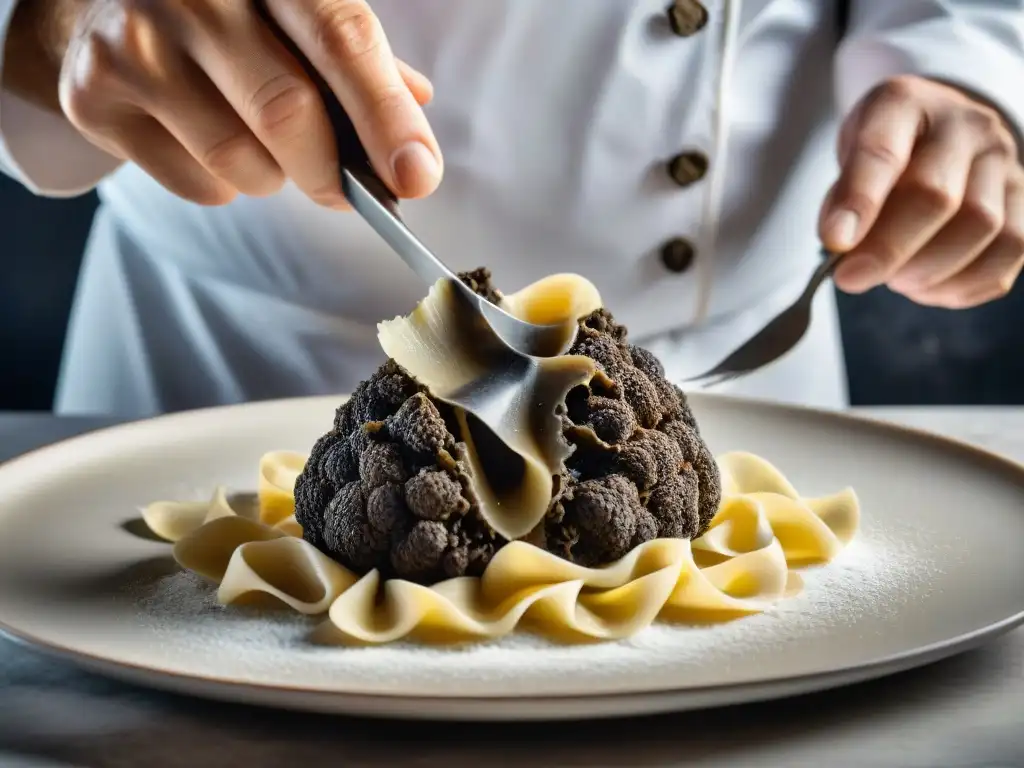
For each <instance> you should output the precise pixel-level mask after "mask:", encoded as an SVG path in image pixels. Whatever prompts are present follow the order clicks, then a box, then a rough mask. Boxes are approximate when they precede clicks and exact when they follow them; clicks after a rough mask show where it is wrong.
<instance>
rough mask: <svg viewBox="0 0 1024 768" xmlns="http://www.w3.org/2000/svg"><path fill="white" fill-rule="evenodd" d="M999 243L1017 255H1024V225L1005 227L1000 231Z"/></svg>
mask: <svg viewBox="0 0 1024 768" xmlns="http://www.w3.org/2000/svg"><path fill="white" fill-rule="evenodd" d="M998 240H999V244H1000V245H1001V246H1002V247H1003V248H1005V249H1006V250H1007V251H1008V252H1009V253H1011V254H1013V255H1014V256H1015V257H1022V256H1024V227H1018V226H1012V227H1004V228H1003V231H1002V232H1000V233H999V238H998Z"/></svg>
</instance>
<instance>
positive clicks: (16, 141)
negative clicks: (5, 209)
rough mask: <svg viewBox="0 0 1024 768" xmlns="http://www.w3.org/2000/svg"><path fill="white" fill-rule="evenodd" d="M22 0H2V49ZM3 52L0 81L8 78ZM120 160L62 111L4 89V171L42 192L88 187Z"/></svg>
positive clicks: (0, 159)
mask: <svg viewBox="0 0 1024 768" xmlns="http://www.w3.org/2000/svg"><path fill="white" fill-rule="evenodd" d="M16 4H17V0H0V54H2V52H3V49H4V42H5V40H6V37H7V30H8V28H9V26H10V21H11V17H12V16H13V15H14V7H15V5H16ZM3 63H4V62H3V56H2V55H0V82H2V81H3ZM120 164H121V161H120V160H118V159H117V158H114V157H111V156H110V155H108V154H107V153H106V152H103V151H102V150H100V149H98V148H97V147H94V146H93V145H92V144H90V143H89V142H88V141H86V140H85V139H84V138H83V137H82V135H81V134H80V133H78V131H76V130H75V129H74V128H73V127H72V125H71V124H70V123H69V122H68V121H67V120H65V119H64V117H63V116H61V115H56V114H53V113H52V112H49V111H48V110H45V109H42V108H41V107H37V106H35V105H34V104H30V103H29V102H27V101H25V100H24V99H21V98H19V97H18V96H16V95H14V94H13V93H10V92H9V91H5V90H3V89H0V171H3V172H4V173H5V174H6V175H8V176H11V177H12V178H14V179H15V180H17V181H19V182H21V184H23V185H24V186H25V187H26V188H28V189H29V190H30V191H32V192H34V193H35V194H37V195H45V196H47V197H74V196H76V195H80V194H83V193H85V192H88V191H89V190H90V189H92V188H93V187H95V186H96V184H98V183H99V182H100V180H101V179H103V177H105V176H107V175H108V174H110V173H111V172H112V171H114V170H115V169H116V168H117V167H118V166H119V165H120Z"/></svg>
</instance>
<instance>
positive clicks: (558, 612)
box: [143, 452, 860, 644]
mask: <svg viewBox="0 0 1024 768" xmlns="http://www.w3.org/2000/svg"><path fill="white" fill-rule="evenodd" d="M717 461H718V465H719V468H720V470H721V474H722V487H723V498H722V503H721V506H720V508H719V511H718V514H717V515H716V516H715V518H714V520H713V521H712V523H711V527H710V529H709V530H708V531H707V533H706V534H705V535H704V536H703V537H701V538H700V539H698V540H696V541H693V542H690V541H687V540H683V539H656V540H654V541H649V542H647V543H645V544H642V545H640V546H638V547H636V548H635V549H634V550H633V551H631V552H630V553H628V554H627V555H626V556H625V557H623V558H622V559H621V560H619V561H618V562H616V563H612V564H610V565H607V566H604V567H601V568H583V567H581V566H578V565H574V564H572V563H570V562H568V561H566V560H563V559H561V558H559V557H557V556H555V555H552V554H550V553H548V552H545V551H544V550H541V549H539V548H538V547H535V546H533V545H532V544H527V543H525V542H522V541H514V542H512V543H510V544H508V545H506V546H505V547H504V548H502V549H501V550H499V551H498V553H497V554H496V555H495V557H494V559H493V560H492V561H491V563H490V565H489V566H488V567H487V569H486V571H485V572H484V574H483V575H482V576H481V577H480V578H474V577H463V578H458V579H451V580H448V581H444V582H441V583H438V584H434V585H433V586H430V587H425V586H422V585H419V584H413V583H411V582H408V581H403V580H398V579H393V580H387V581H385V582H384V583H383V584H382V583H381V580H380V575H379V573H377V572H376V571H371V572H370V573H368V574H366V575H365V576H363V577H361V578H360V577H358V576H356V575H355V574H352V573H351V572H349V571H348V570H347V569H345V568H344V567H342V566H341V565H339V564H338V563H336V562H335V561H333V560H332V559H330V558H329V557H327V556H326V555H324V554H323V553H322V552H320V551H319V550H317V549H316V548H315V547H313V546H312V545H311V544H309V543H307V542H305V541H304V540H302V539H301V535H302V531H301V528H300V526H299V525H298V524H297V523H296V522H295V518H294V499H293V497H292V494H291V486H292V485H294V479H295V477H297V475H298V473H299V472H300V471H301V469H302V462H303V457H302V456H301V455H299V454H295V453H269V454H267V455H265V456H264V457H263V459H262V460H261V462H260V471H259V477H260V485H259V502H260V503H259V507H258V510H257V511H256V512H255V513H252V512H248V513H246V512H244V511H236V510H235V509H234V508H233V507H232V505H231V504H230V503H229V501H228V499H227V497H226V495H225V494H224V491H223V490H221V489H218V491H217V492H216V493H215V494H214V496H213V499H212V500H211V501H210V502H206V503H202V504H200V503H194V502H191V503H174V502H166V501H163V502H157V503H155V504H152V505H150V506H149V507H148V508H147V509H146V510H145V512H144V515H143V516H144V519H145V520H146V522H147V523H148V524H149V526H150V527H151V528H152V529H153V531H154V532H155V533H157V534H159V535H160V536H162V537H164V538H166V539H168V540H170V541H174V542H175V547H174V555H175V558H176V559H177V560H178V562H179V563H180V564H181V565H182V566H183V567H185V568H187V569H189V570H191V571H194V572H196V573H199V574H201V575H203V576H205V577H207V578H209V579H211V580H213V581H215V582H217V583H218V584H219V590H218V599H219V600H220V602H221V603H223V604H230V603H234V602H237V601H240V600H242V599H245V598H249V597H252V596H253V595H262V596H265V597H270V598H273V599H275V600H277V601H280V602H281V603H284V604H285V605H287V606H289V607H290V608H292V609H293V610H296V611H299V612H301V613H305V614H310V615H321V614H326V621H325V624H324V627H323V628H322V629H323V631H322V632H321V633H319V634H320V637H321V639H328V640H330V639H334V640H337V641H339V642H360V643H375V644H377V643H387V642H392V641H395V640H399V639H415V640H417V641H420V642H429V643H446V642H453V641H464V640H475V639H476V640H478V639H487V638H496V637H500V636H502V635H506V634H508V633H509V632H512V631H513V630H515V629H516V628H517V627H520V626H522V627H526V628H529V629H532V630H534V631H539V632H541V633H543V634H546V635H549V636H551V637H554V638H557V639H560V640H563V641H578V640H594V639H601V640H603V639H613V638H622V637H628V636H630V635H633V634H635V633H636V632H638V631H640V630H642V629H643V628H645V627H647V626H649V625H650V624H651V623H652V622H654V621H655V620H664V621H673V622H685V623H708V622H719V621H727V620H730V619H735V618H738V617H741V616H745V615H749V614H753V613H759V612H761V611H764V610H765V609H767V608H769V607H770V606H771V605H773V604H774V603H776V602H777V601H779V600H780V599H783V598H785V597H787V596H790V595H792V594H793V593H794V592H796V591H798V590H799V585H800V583H801V580H800V578H799V576H798V575H797V574H796V573H795V572H794V571H793V569H794V568H799V567H804V566H808V565H815V564H822V563H827V562H829V561H830V560H832V559H833V558H834V557H835V556H836V555H837V554H838V553H839V551H840V550H841V549H842V548H843V546H844V545H846V544H847V543H848V542H849V541H850V540H851V539H852V538H853V536H854V534H855V533H856V531H857V528H858V526H859V523H860V509H859V506H858V502H857V497H856V494H855V493H854V492H853V491H852V490H850V489H846V490H844V491H842V492H840V493H837V494H835V495H832V496H825V497H820V498H802V497H801V496H800V495H799V494H798V493H797V491H796V489H794V488H793V487H792V485H791V484H790V483H789V481H788V480H786V478H785V477H784V476H783V475H782V473H780V472H779V471H778V470H777V469H776V468H775V467H774V466H772V465H771V464H770V463H768V462H767V461H765V460H764V459H762V458H760V457H758V456H755V455H753V454H750V453H742V452H736V453H727V454H724V455H722V456H720V457H718V459H717Z"/></svg>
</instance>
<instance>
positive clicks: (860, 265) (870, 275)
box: [836, 253, 882, 293]
mask: <svg viewBox="0 0 1024 768" xmlns="http://www.w3.org/2000/svg"><path fill="white" fill-rule="evenodd" d="M881 274H882V264H881V262H879V260H878V259H876V258H875V257H874V256H871V255H869V254H863V253H861V254H857V255H856V256H847V257H846V258H844V259H843V260H842V261H841V262H840V263H839V266H838V267H837V268H836V282H837V283H838V284H840V286H841V287H842V288H843V290H846V291H851V292H855V293H860V292H862V291H866V290H868V289H870V288H874V287H875V286H876V285H877V284H878V279H879V277H880V276H881Z"/></svg>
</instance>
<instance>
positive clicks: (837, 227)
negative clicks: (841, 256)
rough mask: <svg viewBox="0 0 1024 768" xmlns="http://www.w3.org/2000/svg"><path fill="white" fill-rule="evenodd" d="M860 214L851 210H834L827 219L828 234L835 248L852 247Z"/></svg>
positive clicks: (841, 249)
mask: <svg viewBox="0 0 1024 768" xmlns="http://www.w3.org/2000/svg"><path fill="white" fill-rule="evenodd" d="M859 224H860V216H858V215H857V214H856V213H854V212H853V211H836V212H835V213H833V214H832V215H831V216H830V217H829V220H828V227H827V230H828V234H829V235H830V237H831V240H832V242H833V245H834V246H835V248H836V250H839V251H843V250H846V249H848V248H853V245H854V240H855V239H856V237H857V227H858V225H859Z"/></svg>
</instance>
